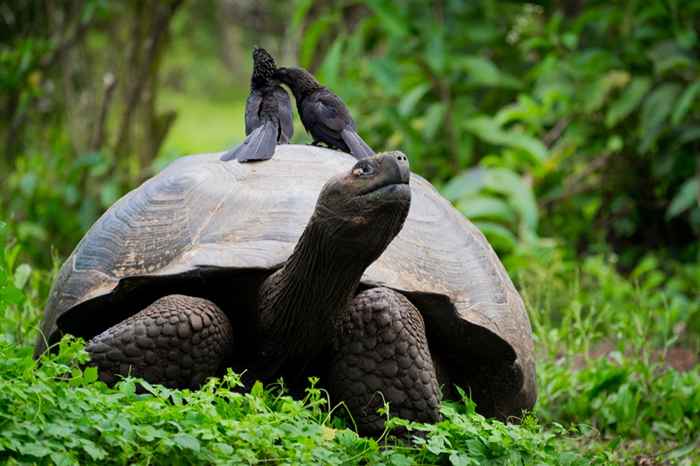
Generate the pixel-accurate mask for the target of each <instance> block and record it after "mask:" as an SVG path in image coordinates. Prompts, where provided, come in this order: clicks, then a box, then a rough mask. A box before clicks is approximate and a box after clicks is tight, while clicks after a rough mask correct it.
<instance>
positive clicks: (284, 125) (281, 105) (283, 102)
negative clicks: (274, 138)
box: [274, 86, 294, 144]
mask: <svg viewBox="0 0 700 466" xmlns="http://www.w3.org/2000/svg"><path fill="white" fill-rule="evenodd" d="M274 96H275V100H276V101H277V107H278V115H279V120H280V130H281V131H280V137H279V141H278V142H279V143H280V144H286V143H288V142H289V141H290V140H291V139H292V136H293V135H294V121H293V119H292V101H291V100H290V99H289V94H287V91H285V90H284V89H282V87H280V86H275V90H274Z"/></svg>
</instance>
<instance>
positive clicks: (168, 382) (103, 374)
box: [86, 295, 233, 388]
mask: <svg viewBox="0 0 700 466" xmlns="http://www.w3.org/2000/svg"><path fill="white" fill-rule="evenodd" d="M232 344H233V330H232V328H231V323H230V322H229V319H228V318H227V317H226V315H225V314H224V313H223V312H222V311H221V309H219V308H218V307H217V306H216V305H215V304H214V303H212V302H211V301H207V300H206V299H202V298H193V297H191V296H184V295H169V296H165V297H163V298H160V299H158V300H157V301H155V302H154V303H153V304H151V305H150V306H148V307H147V308H145V309H143V310H142V311H140V312H138V313H137V314H135V315H133V316H131V317H129V318H128V319H126V320H124V321H122V322H120V323H118V324H116V325H115V326H113V327H110V328H108V329H107V330H105V331H104V332H102V333H101V334H99V335H97V336H96V337H95V338H93V339H92V340H90V341H89V342H88V344H87V347H86V350H87V352H88V353H90V360H91V361H90V362H91V364H93V365H95V366H97V368H98V370H99V374H100V379H101V380H103V381H104V382H106V383H108V384H113V383H115V382H117V380H118V376H127V375H132V376H134V377H141V378H143V379H145V380H146V381H147V382H150V383H157V384H162V385H165V386H167V387H170V388H197V387H199V386H200V385H201V384H202V383H203V382H204V381H205V380H206V378H207V377H210V376H213V375H217V373H218V371H219V370H220V368H221V365H222V363H223V362H224V361H225V360H226V359H228V356H229V354H230V351H231V348H232Z"/></svg>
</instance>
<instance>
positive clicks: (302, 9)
mask: <svg viewBox="0 0 700 466" xmlns="http://www.w3.org/2000/svg"><path fill="white" fill-rule="evenodd" d="M313 3H314V2H313V0H296V1H295V2H294V8H293V10H292V11H294V14H293V15H292V19H291V20H290V22H289V24H290V26H291V27H292V29H294V30H296V29H299V28H300V27H301V25H302V23H303V21H304V18H305V17H306V14H307V13H308V12H309V9H310V8H311V6H312V5H313Z"/></svg>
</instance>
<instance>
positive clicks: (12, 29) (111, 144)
mask: <svg viewBox="0 0 700 466" xmlns="http://www.w3.org/2000/svg"><path fill="white" fill-rule="evenodd" d="M699 28H700V2H698V1H674V0H663V1H662V0H649V1H643V2H640V1H633V0H619V1H613V2H611V1H594V0H561V1H552V2H530V3H523V2H505V1H478V2H476V1H456V0H442V1H436V2H424V1H417V0H413V1H389V0H358V1H349V0H348V1H323V0H296V1H293V2H275V1H269V0H267V1H266V0H189V1H180V0H167V1H158V2H156V1H145V2H142V1H123V2H109V1H106V0H82V1H81V0H75V1H69V2H56V1H48V0H46V1H17V0H15V1H10V2H4V3H3V4H2V5H0V108H1V109H2V119H1V120H0V138H2V144H0V183H1V184H2V192H1V194H0V219H2V222H3V223H4V227H3V235H4V236H3V238H4V239H3V240H2V241H3V244H4V245H5V250H4V253H3V254H4V255H3V258H2V260H3V261H4V265H3V267H4V269H3V270H4V272H3V273H5V275H6V276H7V277H10V279H9V281H8V282H7V285H6V286H5V288H0V289H2V290H4V291H0V301H2V300H3V299H4V300H5V301H6V302H7V303H10V304H11V306H10V307H9V308H8V309H10V311H7V313H6V315H5V319H4V323H3V324H0V326H4V327H3V332H2V333H3V335H4V338H5V339H9V340H10V341H15V342H17V343H19V344H24V343H26V341H28V339H30V337H28V336H27V335H29V333H30V332H32V331H33V325H30V324H28V323H27V322H30V323H35V322H36V319H38V316H39V313H40V309H41V307H42V305H43V300H44V299H45V296H46V293H47V292H48V288H49V286H50V284H51V281H52V277H53V272H55V270H56V267H57V266H58V265H60V263H61V262H62V260H63V259H65V257H67V255H68V254H70V251H71V250H72V248H73V247H74V246H75V244H76V243H77V242H78V241H79V240H80V238H81V237H82V235H83V234H84V233H85V231H86V230H87V229H88V228H89V227H90V225H91V224H92V223H93V222H94V221H95V219H97V218H98V216H99V215H100V214H101V213H102V212H103V211H104V210H105V209H106V208H107V207H109V206H110V205H111V204H112V203H114V201H115V200H116V199H118V198H119V197H120V196H121V195H122V194H124V193H125V192H127V191H128V190H130V189H133V188H135V187H137V186H138V185H139V184H140V183H141V182H142V181H144V180H145V179H147V178H148V177H150V176H152V175H153V174H154V173H155V172H157V171H158V170H160V169H161V168H162V167H163V166H164V165H165V164H167V163H168V162H170V161H172V160H174V159H176V158H177V157H180V156H182V155H186V154H192V153H203V152H212V151H221V150H223V149H226V148H229V147H231V146H233V145H235V144H237V143H239V142H240V141H241V140H242V139H243V136H244V124H243V108H244V104H245V98H246V96H247V93H248V86H249V77H250V71H251V57H250V54H251V50H252V47H253V46H254V45H260V46H263V47H266V48H268V50H270V52H271V53H272V54H273V55H274V56H275V57H276V58H277V61H278V63H279V64H281V65H299V66H303V67H307V68H309V69H310V70H311V71H312V72H314V73H315V74H316V76H317V77H318V78H319V80H320V81H321V82H322V83H323V84H325V85H327V86H328V87H329V88H331V89H332V90H334V91H335V92H336V93H337V94H339V95H340V96H341V97H342V98H343V99H344V100H345V102H346V103H347V104H348V105H349V106H350V108H351V111H352V114H353V115H354V118H355V120H356V122H357V125H358V129H359V132H360V134H361V135H362V136H363V137H364V138H365V140H366V141H367V142H368V143H369V144H370V145H371V146H372V147H374V148H375V149H376V150H378V151H381V150H389V149H400V150H402V151H404V152H405V153H406V154H407V155H408V156H409V158H410V160H411V166H412V169H413V170H414V171H415V172H416V173H419V174H421V175H423V176H425V177H426V178H428V179H429V180H430V181H431V182H432V183H433V184H434V185H435V186H436V187H437V188H438V189H439V190H440V191H441V192H442V193H443V195H444V196H446V197H447V198H448V199H450V200H451V201H452V202H453V203H454V205H455V206H456V207H457V209H459V210H460V211H461V212H462V213H463V214H464V215H466V216H467V217H468V218H469V219H470V220H471V221H472V222H474V223H475V224H476V225H477V226H478V227H479V228H480V229H481V231H483V232H484V233H485V234H486V236H487V237H488V239H489V240H490V241H491V243H492V244H493V246H494V247H495V248H496V249H497V251H498V253H499V255H500V257H501V258H502V259H503V261H504V262H505V264H506V266H507V268H508V270H509V271H510V273H511V276H512V277H513V278H514V280H515V281H516V283H517V285H518V286H519V287H520V289H521V290H522V293H523V295H524V297H525V299H526V301H527V303H528V307H529V309H530V312H531V319H532V321H533V325H534V327H535V330H536V337H537V339H538V345H539V347H540V348H543V349H542V352H543V353H547V354H550V355H552V356H553V357H554V356H556V357H559V356H561V354H562V351H563V350H562V349H561V348H562V347H565V348H567V349H566V354H570V355H572V357H574V356H575V355H577V354H579V355H580V354H588V353H587V352H591V351H595V350H596V348H600V347H601V346H600V345H603V347H604V348H608V351H609V350H610V348H617V349H618V350H620V352H621V354H630V352H634V351H637V350H639V351H646V352H647V353H649V354H651V353H653V351H656V349H661V350H664V351H668V350H669V349H673V350H676V349H678V350H679V351H681V356H679V358H680V359H679V360H681V359H682V358H685V359H683V360H684V361H686V362H687V361H690V363H689V364H690V367H692V366H693V364H695V362H696V361H697V354H698V347H699V343H698V341H699V339H698V335H700V299H699V298H700V296H699V289H700V266H699V265H698V262H699V259H700V242H699V241H698V237H699V234H700V79H699V76H700V73H699V71H700V58H699V57H700V45H699V38H698V30H699ZM295 113H296V109H295ZM295 118H296V115H295ZM297 124H298V121H297ZM295 141H297V142H301V143H308V142H310V138H309V137H308V136H307V135H306V134H305V133H304V132H303V129H302V128H301V127H300V126H298V127H297V130H296V135H295ZM0 281H1V280H0ZM17 290H23V294H18V291H17ZM596 345H599V346H596ZM605 345H607V346H605ZM649 348H652V349H653V348H656V349H653V351H652V350H651V349H649ZM664 354H667V353H664ZM668 354H670V353H668ZM679 364H680V363H679ZM567 367H568V366H567ZM630 370H632V369H630ZM635 370H636V369H635ZM552 374H554V372H552ZM557 374H559V375H560V376H562V377H563V374H564V372H563V371H560V372H558V373H557ZM544 377H545V380H548V379H547V377H550V375H547V373H546V372H545V375H544ZM551 377H555V375H551ZM591 377H594V376H593V375H592V376H591ZM596 377H597V376H596ZM616 380H617V379H616ZM618 382H619V381H618ZM620 383H621V382H620ZM613 386H616V385H614V384H613ZM617 386H619V384H618V385H617ZM560 389H561V387H560ZM569 389H572V388H571V387H569ZM546 390H550V391H549V392H547V391H546ZM546 390H545V395H544V396H545V397H547V396H548V397H549V398H550V400H552V399H555V398H556V397H557V396H558V395H560V394H561V393H563V392H561V393H560V392H557V391H556V390H555V388H552V387H549V388H547V389H546ZM552 390H554V391H552ZM561 390H563V389H561ZM597 393H598V392H596V394H595V396H597ZM592 396H594V395H592ZM640 396H641V395H640ZM562 397H563V395H562ZM562 399H563V398H562ZM545 406H547V405H546V404H545ZM543 409H545V410H547V409H549V408H546V407H545V408H543ZM552 409H554V408H552ZM556 409H558V410H560V411H561V410H562V409H564V408H562V406H559V407H557V408H556ZM572 409H573V408H572ZM577 409H578V408H577ZM560 411H559V412H558V413H559V415H561V412H560ZM573 412H578V411H572V413H573ZM540 414H542V415H543V416H545V418H547V414H546V413H540ZM571 415H572V416H573V414H571ZM616 419H617V418H616ZM635 419H636V418H631V419H630V420H629V421H630V424H629V428H630V429H641V428H642V427H640V426H638V425H637V424H638V422H637V421H636V420H635ZM615 422H619V419H618V420H616V421H615ZM616 425H617V424H616Z"/></svg>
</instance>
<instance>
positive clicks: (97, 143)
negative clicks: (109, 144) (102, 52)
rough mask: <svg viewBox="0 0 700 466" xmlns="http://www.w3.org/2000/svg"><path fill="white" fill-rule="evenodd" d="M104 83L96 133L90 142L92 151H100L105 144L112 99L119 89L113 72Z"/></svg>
mask: <svg viewBox="0 0 700 466" xmlns="http://www.w3.org/2000/svg"><path fill="white" fill-rule="evenodd" d="M102 82H103V83H104V97H102V105H101V106H100V113H99V116H98V117H97V125H96V126H95V132H94V133H93V135H92V141H90V148H91V149H92V150H97V149H99V148H100V147H102V144H103V143H104V136H105V124H106V122H107V113H109V107H110V105H111V103H112V97H114V89H116V88H117V80H116V79H115V78H114V74H113V73H111V72H110V73H106V74H105V76H104V78H103V80H102Z"/></svg>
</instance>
